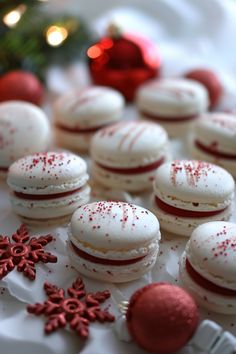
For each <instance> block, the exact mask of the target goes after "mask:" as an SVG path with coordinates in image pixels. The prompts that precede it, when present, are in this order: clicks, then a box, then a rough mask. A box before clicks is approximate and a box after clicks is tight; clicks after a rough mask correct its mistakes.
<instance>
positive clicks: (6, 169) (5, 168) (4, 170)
mask: <svg viewBox="0 0 236 354" xmlns="http://www.w3.org/2000/svg"><path fill="white" fill-rule="evenodd" d="M0 172H8V167H1V166H0Z"/></svg>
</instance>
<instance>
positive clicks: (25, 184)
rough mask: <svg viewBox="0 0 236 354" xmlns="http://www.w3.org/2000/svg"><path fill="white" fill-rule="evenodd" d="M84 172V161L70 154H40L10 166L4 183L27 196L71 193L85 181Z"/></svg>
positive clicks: (86, 176) (85, 174)
mask: <svg viewBox="0 0 236 354" xmlns="http://www.w3.org/2000/svg"><path fill="white" fill-rule="evenodd" d="M86 169H87V168H86V163H85V161H84V160H83V159H82V158H80V157H79V156H77V155H74V154H72V153H70V152H65V151H64V152H63V151H62V152H47V153H39V154H34V155H29V156H26V157H23V158H22V159H20V160H18V161H16V162H15V163H13V164H12V165H11V167H10V169H9V175H8V180H7V183H8V184H9V186H10V187H11V189H13V190H14V191H19V192H24V193H28V194H47V193H48V194H50V193H56V192H63V191H70V190H73V189H77V188H79V187H81V186H83V185H84V184H85V183H86V182H87V180H88V175H87V173H86Z"/></svg>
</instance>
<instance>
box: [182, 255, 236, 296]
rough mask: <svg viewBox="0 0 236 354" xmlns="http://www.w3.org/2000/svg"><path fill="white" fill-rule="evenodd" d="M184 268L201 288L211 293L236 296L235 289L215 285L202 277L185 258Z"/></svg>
mask: <svg viewBox="0 0 236 354" xmlns="http://www.w3.org/2000/svg"><path fill="white" fill-rule="evenodd" d="M186 270H187V273H188V274H189V276H190V277H191V278H192V279H193V280H194V281H195V283H197V284H198V285H200V286H201V287H202V288H204V289H206V290H209V291H212V292H213V293H216V294H220V295H225V296H236V290H231V289H227V288H223V287H222V286H219V285H216V284H214V283H212V282H211V281H209V280H207V279H206V278H204V277H203V276H202V275H200V274H199V273H198V272H196V270H195V269H194V268H193V267H192V265H191V264H190V262H189V260H188V259H186Z"/></svg>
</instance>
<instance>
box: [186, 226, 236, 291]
mask: <svg viewBox="0 0 236 354" xmlns="http://www.w3.org/2000/svg"><path fill="white" fill-rule="evenodd" d="M186 255H187V258H188V260H189V262H190V264H191V265H192V267H193V268H194V269H195V270H196V271H197V272H198V273H199V274H201V275H202V276H204V278H206V279H208V280H210V281H211V282H213V283H214V284H217V285H219V286H223V287H225V288H229V289H235V290H236V267H235V264H236V224H233V223H230V222H223V221H216V222H208V223H204V224H202V225H200V226H199V227H198V228H196V229H195V230H194V231H193V233H192V236H191V238H190V241H189V243H188V245H187V247H186Z"/></svg>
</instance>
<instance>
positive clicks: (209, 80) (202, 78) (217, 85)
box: [185, 69, 223, 108]
mask: <svg viewBox="0 0 236 354" xmlns="http://www.w3.org/2000/svg"><path fill="white" fill-rule="evenodd" d="M185 77H186V78H188V79H191V80H195V81H198V82H200V83H201V84H202V85H204V86H205V87H206V89H207V91H208V94H209V99H210V108H214V107H215V106H216V105H217V104H218V102H219V100H220V98H221V95H222V93H223V87H222V85H221V82H220V79H219V77H218V76H217V75H216V74H215V73H214V72H213V71H212V70H209V69H194V70H191V71H188V72H187V73H186V74H185Z"/></svg>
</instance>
